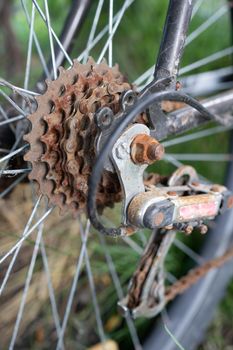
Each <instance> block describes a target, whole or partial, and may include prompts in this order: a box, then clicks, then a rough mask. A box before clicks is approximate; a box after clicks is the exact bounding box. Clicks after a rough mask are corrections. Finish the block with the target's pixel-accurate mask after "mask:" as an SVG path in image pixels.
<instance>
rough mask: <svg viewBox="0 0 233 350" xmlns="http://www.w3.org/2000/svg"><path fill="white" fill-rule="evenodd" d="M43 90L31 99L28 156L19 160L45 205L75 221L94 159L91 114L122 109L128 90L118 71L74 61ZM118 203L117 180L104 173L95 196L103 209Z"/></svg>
mask: <svg viewBox="0 0 233 350" xmlns="http://www.w3.org/2000/svg"><path fill="white" fill-rule="evenodd" d="M46 84H47V90H46V92H45V93H44V94H43V95H40V96H38V97H36V102H37V109H36V111H35V112H34V113H33V114H32V115H30V116H29V117H28V119H29V120H30V122H31V131H30V132H29V133H28V134H27V135H26V136H25V138H24V139H25V140H26V141H27V142H28V143H29V144H30V150H29V151H28V153H27V154H26V155H25V157H24V159H25V160H26V161H29V162H30V163H31V164H32V171H31V173H30V175H29V178H30V179H31V180H35V181H36V182H37V183H38V184H39V191H40V193H42V194H44V195H46V196H47V197H48V199H49V202H50V204H52V205H56V206H58V207H59V208H60V209H61V211H62V212H65V211H67V210H69V211H71V212H72V213H73V214H74V215H77V213H78V211H79V210H80V209H84V208H85V206H86V198H87V192H88V177H89V175H90V173H91V169H92V165H93V162H94V159H95V157H96V150H95V140H96V136H97V126H96V124H95V121H94V114H95V112H96V111H97V110H98V109H99V108H101V107H106V106H107V107H109V108H111V110H112V111H113V113H114V115H115V114H116V113H118V112H119V111H120V109H121V104H120V97H121V94H122V93H123V92H124V91H127V90H129V89H132V86H131V85H130V84H129V83H128V82H127V80H126V78H125V77H124V76H123V75H122V74H121V73H120V71H119V69H118V66H117V65H115V66H114V67H112V68H110V67H108V65H107V64H106V63H105V62H104V61H103V62H102V63H100V64H96V63H95V62H94V60H93V59H91V58H89V60H88V62H87V63H86V64H80V63H79V62H78V61H77V60H75V61H74V63H73V66H72V67H71V68H70V69H67V70H65V69H64V68H62V67H60V68H59V77H58V78H57V80H54V81H49V80H47V81H46ZM120 199H121V187H120V184H119V181H118V178H117V175H116V174H113V173H110V172H107V171H105V172H104V173H103V176H102V180H101V183H100V185H99V189H98V194H97V206H98V208H99V209H102V208H103V207H105V206H112V205H113V203H114V202H117V201H119V200H120Z"/></svg>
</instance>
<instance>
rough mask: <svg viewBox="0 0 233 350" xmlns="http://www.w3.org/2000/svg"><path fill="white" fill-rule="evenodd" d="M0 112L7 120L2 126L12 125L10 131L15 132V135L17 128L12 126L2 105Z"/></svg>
mask: <svg viewBox="0 0 233 350" xmlns="http://www.w3.org/2000/svg"><path fill="white" fill-rule="evenodd" d="M0 112H1V114H2V116H3V118H4V119H5V120H4V121H3V122H0V125H1V124H2V125H4V124H10V129H11V131H12V132H13V134H15V127H14V125H12V124H11V121H10V119H9V117H8V115H7V114H6V112H5V111H4V109H3V108H2V106H1V105H0Z"/></svg>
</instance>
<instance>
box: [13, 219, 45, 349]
mask: <svg viewBox="0 0 233 350" xmlns="http://www.w3.org/2000/svg"><path fill="white" fill-rule="evenodd" d="M42 234H43V223H42V224H40V225H39V229H38V234H37V237H36V243H35V246H34V249H33V253H32V258H31V263H30V265H29V269H28V273H27V277H26V282H25V285H24V290H23V294H22V298H21V302H20V306H19V311H18V314H17V318H16V322H15V327H14V330H13V335H12V338H11V342H10V346H9V349H10V350H13V348H14V345H15V341H16V338H17V334H18V331H19V326H20V321H21V319H22V316H23V312H24V308H25V304H26V298H27V294H28V290H29V286H30V283H31V279H32V275H33V271H34V267H35V263H36V258H37V255H38V250H39V246H40V240H41V238H42Z"/></svg>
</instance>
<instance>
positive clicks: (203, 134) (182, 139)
mask: <svg viewBox="0 0 233 350" xmlns="http://www.w3.org/2000/svg"><path fill="white" fill-rule="evenodd" d="M228 130H232V127H227V126H216V127H213V128H209V129H206V130H201V131H197V132H195V133H192V134H189V135H185V136H181V137H176V138H175V139H172V140H169V141H165V142H163V143H162V144H163V146H164V147H170V146H174V145H180V144H181V143H184V142H188V141H192V140H197V139H200V138H202V137H206V136H210V135H215V134H217V133H221V132H224V131H228Z"/></svg>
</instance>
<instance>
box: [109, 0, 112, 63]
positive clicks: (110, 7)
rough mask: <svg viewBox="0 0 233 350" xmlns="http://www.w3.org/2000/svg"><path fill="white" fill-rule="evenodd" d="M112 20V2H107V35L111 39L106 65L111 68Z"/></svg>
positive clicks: (110, 0)
mask: <svg viewBox="0 0 233 350" xmlns="http://www.w3.org/2000/svg"><path fill="white" fill-rule="evenodd" d="M112 20H113V0H109V22H108V35H109V36H110V37H111V40H110V42H109V46H108V65H109V67H112Z"/></svg>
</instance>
